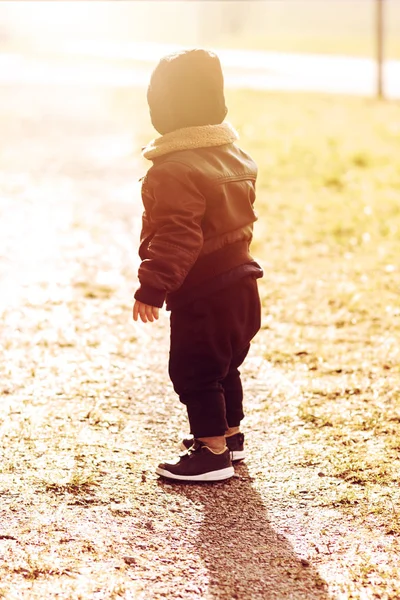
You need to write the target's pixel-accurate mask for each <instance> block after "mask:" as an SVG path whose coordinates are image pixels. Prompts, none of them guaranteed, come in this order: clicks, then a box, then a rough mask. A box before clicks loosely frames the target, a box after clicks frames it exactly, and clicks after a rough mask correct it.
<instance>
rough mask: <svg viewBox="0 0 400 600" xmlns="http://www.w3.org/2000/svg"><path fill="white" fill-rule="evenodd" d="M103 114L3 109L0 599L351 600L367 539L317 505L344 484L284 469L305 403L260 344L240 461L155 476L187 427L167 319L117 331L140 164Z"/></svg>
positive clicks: (8, 93) (130, 263) (252, 362)
mask: <svg viewBox="0 0 400 600" xmlns="http://www.w3.org/2000/svg"><path fill="white" fill-rule="evenodd" d="M27 95H29V102H26V97H27ZM110 102H111V96H110V92H106V91H101V90H97V91H94V90H93V91H90V90H87V91H85V92H84V93H83V92H81V93H80V94H79V95H77V92H76V90H74V89H69V88H46V87H41V88H34V87H30V88H23V87H15V88H12V87H9V88H7V89H3V90H2V94H1V100H0V108H1V115H2V117H1V118H0V123H1V134H2V139H7V141H8V143H7V145H6V146H5V147H4V148H3V149H2V154H1V163H0V166H1V172H0V216H1V218H0V273H1V286H2V294H1V300H0V302H1V304H0V312H1V321H0V323H1V330H2V332H1V335H2V349H1V353H2V356H1V364H0V372H1V386H0V392H1V408H0V417H1V423H2V425H1V439H2V453H3V457H2V463H1V464H2V470H1V473H0V495H1V498H2V504H1V508H0V561H1V562H0V575H1V578H0V579H1V584H0V596H1V593H2V594H3V595H2V596H1V597H4V598H10V599H14V598H24V599H25V598H27V599H36V598H37V599H39V598H40V599H43V598H46V599H47V598H63V599H66V600H72V599H79V598H81V599H87V598H107V599H109V598H126V599H129V598H135V599H136V598H138V599H140V598H143V599H146V600H150V599H152V600H153V599H154V600H156V599H161V598H170V599H172V598H184V599H199V598H207V599H208V598H209V599H213V600H214V599H221V600H222V599H223V600H228V599H234V598H237V599H239V600H247V599H249V600H250V599H251V600H258V599H260V600H269V599H271V600H272V599H285V600H286V599H299V600H300V599H304V598H307V599H308V600H317V599H323V598H324V599H328V598H333V597H338V598H339V597H342V598H347V597H350V596H349V595H348V594H347V593H345V594H344V595H343V594H342V592H341V589H344V588H343V586H342V583H343V582H345V581H346V579H348V578H349V573H348V572H347V571H346V556H345V554H346V552H351V553H354V552H356V548H357V544H358V543H361V541H362V539H363V535H364V534H363V531H362V529H360V528H359V527H355V526H353V525H352V523H353V517H352V516H351V515H347V516H346V515H344V514H343V513H342V512H340V511H339V510H334V509H332V508H326V509H323V508H321V507H320V506H318V503H314V499H315V498H316V496H318V493H319V490H320V489H322V488H323V487H324V486H325V487H327V486H335V485H340V483H338V482H337V480H333V479H332V480H329V478H324V477H321V474H318V472H317V470H316V469H314V468H312V466H311V467H309V468H307V469H305V468H304V465H301V464H299V463H298V462H297V461H296V453H297V446H298V440H297V439H296V436H294V437H291V436H290V435H288V432H289V431H290V429H289V428H288V426H287V424H286V423H287V421H288V420H290V419H292V420H294V421H296V419H298V418H297V417H296V406H297V403H298V402H299V400H300V398H299V390H298V388H297V387H296V384H295V383H293V382H291V381H289V379H287V378H286V377H285V376H284V375H283V374H282V373H281V372H280V371H278V370H276V369H274V368H272V367H271V366H270V365H269V363H268V362H267V361H265V360H263V358H262V356H263V353H264V352H265V350H266V347H265V343H266V338H265V336H264V333H263V332H262V333H261V334H260V336H259V338H258V340H257V342H256V343H255V344H254V345H253V348H252V351H251V355H250V357H249V360H248V362H247V364H246V367H245V369H244V376H245V390H246V401H247V407H248V416H247V420H246V425H245V433H246V434H247V440H248V450H249V458H248V461H247V464H246V465H244V464H243V465H240V466H239V467H238V468H237V470H236V477H235V478H234V479H232V480H230V481H228V482H226V483H223V484H217V485H203V486H196V485H192V486H182V485H172V484H167V483H163V482H161V481H159V480H158V478H157V477H156V476H155V475H154V467H155V465H156V464H157V462H158V461H159V460H160V459H163V458H166V457H168V456H171V455H173V453H174V452H175V449H176V445H177V442H178V440H179V436H180V434H181V432H185V427H186V420H185V415H184V411H183V408H182V407H181V405H180V404H179V402H178V401H177V400H176V398H175V396H174V394H173V391H172V389H171V385H170V383H169V381H168V378H167V375H166V365H167V358H168V316H167V315H166V314H165V313H163V315H162V316H161V319H160V322H159V323H157V324H156V325H155V326H144V325H135V324H133V323H132V322H131V317H130V314H131V298H132V291H133V289H134V287H135V277H136V275H135V274H136V268H137V257H136V245H137V240H138V234H139V227H140V211H141V206H140V199H139V195H138V192H139V186H138V184H137V180H138V177H139V176H140V175H141V174H142V171H143V168H144V165H143V164H141V163H140V162H135V159H132V157H131V152H132V148H131V146H132V141H131V139H130V136H129V135H127V128H126V124H124V123H123V122H122V121H119V120H118V119H113V118H112V117H111V114H110ZM134 150H135V151H136V149H134ZM266 400H268V404H267V406H268V409H267V408H266ZM280 411H283V413H284V415H285V419H286V421H285V419H282V420H281V421H279V420H276V419H275V416H276V414H277V413H279V412H280ZM298 427H299V429H300V428H301V427H304V423H300V422H299V424H298ZM374 543H375V544H378V543H379V539H377V540H375V541H374ZM328 584H329V585H328ZM341 586H342V587H341ZM346 589H347V588H346ZM351 597H353V596H351ZM354 597H358V596H354ZM360 597H361V596H360ZM363 597H364V596H363ZM367 597H369V596H365V598H367ZM371 597H373V596H371ZM393 597H395V596H393Z"/></svg>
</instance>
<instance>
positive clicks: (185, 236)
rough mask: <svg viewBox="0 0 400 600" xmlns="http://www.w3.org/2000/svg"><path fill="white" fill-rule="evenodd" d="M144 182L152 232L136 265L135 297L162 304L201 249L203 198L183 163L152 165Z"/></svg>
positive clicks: (148, 302)
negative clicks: (137, 276)
mask: <svg viewBox="0 0 400 600" xmlns="http://www.w3.org/2000/svg"><path fill="white" fill-rule="evenodd" d="M147 186H148V193H149V194H150V195H151V200H152V202H151V208H150V218H151V222H152V226H153V227H154V232H155V233H154V235H153V237H152V239H151V242H150V244H149V246H148V247H147V250H146V258H145V259H144V260H143V261H142V263H141V265H140V267H139V282H140V287H139V289H138V290H137V291H136V293H135V298H136V300H139V301H140V302H144V303H145V304H150V305H152V306H158V307H161V306H162V305H163V303H164V300H165V297H166V294H167V293H168V292H173V291H175V290H177V289H178V288H179V287H180V286H181V285H182V283H183V282H184V280H185V277H186V275H187V274H188V272H189V271H190V269H191V268H192V266H193V265H194V263H195V262H196V260H197V257H198V256H199V253H200V251H201V249H202V246H203V231H202V227H201V221H202V218H203V216H204V212H205V198H204V196H203V195H202V194H201V193H200V191H199V190H198V187H197V186H196V183H195V181H194V172H193V171H192V170H191V168H190V167H189V166H188V165H185V164H183V163H178V162H172V161H171V162H168V161H166V162H164V163H162V164H161V165H157V166H155V167H153V169H151V170H150V172H149V174H148V182H147Z"/></svg>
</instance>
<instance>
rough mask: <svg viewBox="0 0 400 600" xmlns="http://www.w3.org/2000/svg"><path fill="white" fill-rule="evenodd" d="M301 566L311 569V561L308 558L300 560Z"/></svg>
mask: <svg viewBox="0 0 400 600" xmlns="http://www.w3.org/2000/svg"><path fill="white" fill-rule="evenodd" d="M300 564H301V566H302V567H309V566H310V561H309V560H307V559H306V558H302V559H301V560H300Z"/></svg>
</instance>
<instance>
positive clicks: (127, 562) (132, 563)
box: [122, 556, 136, 565]
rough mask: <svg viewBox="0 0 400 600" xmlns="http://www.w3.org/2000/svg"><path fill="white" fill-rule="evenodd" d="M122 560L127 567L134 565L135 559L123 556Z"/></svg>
mask: <svg viewBox="0 0 400 600" xmlns="http://www.w3.org/2000/svg"><path fill="white" fill-rule="evenodd" d="M122 558H123V560H124V561H125V562H126V564H127V565H136V558H135V557H134V556H123V557H122Z"/></svg>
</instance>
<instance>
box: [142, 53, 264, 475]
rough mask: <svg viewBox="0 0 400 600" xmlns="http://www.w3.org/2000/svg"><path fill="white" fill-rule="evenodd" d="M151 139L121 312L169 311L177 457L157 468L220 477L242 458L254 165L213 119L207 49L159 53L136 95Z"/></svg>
mask: <svg viewBox="0 0 400 600" xmlns="http://www.w3.org/2000/svg"><path fill="white" fill-rule="evenodd" d="M147 100H148V104H149V108H150V115H151V121H152V123H153V125H154V127H155V129H156V130H157V131H158V132H159V133H160V134H161V137H159V138H157V139H155V140H153V141H152V142H150V144H149V145H148V146H147V147H146V148H145V149H144V151H143V155H144V156H145V158H147V159H149V160H151V161H152V162H153V165H152V166H151V168H150V169H149V171H148V172H147V175H146V177H145V179H144V181H143V185H142V200H143V205H144V213H143V227H142V233H141V239H140V248H139V255H140V258H141V260H142V263H141V265H140V268H139V282H140V287H139V289H138V290H137V291H136V293H135V304H134V308H133V318H134V320H135V321H137V319H138V318H139V317H140V318H141V320H142V321H143V322H145V323H146V322H147V321H154V319H157V318H158V312H159V308H161V307H162V306H163V304H164V302H165V301H166V306H167V310H170V311H171V345H170V359H169V375H170V378H171V381H172V383H173V386H174V389H175V391H176V393H177V394H178V395H179V398H180V400H181V402H182V403H183V404H185V405H186V408H187V412H188V418H189V423H190V430H191V434H192V437H191V438H188V439H185V440H183V446H184V448H185V449H186V453H185V454H183V455H181V456H180V457H179V459H178V460H176V461H175V462H171V463H170V462H165V463H162V464H160V465H159V467H158V468H157V473H158V474H159V475H161V476H163V477H166V478H169V479H175V480H181V481H220V480H222V479H228V478H229V477H232V475H233V474H234V470H233V467H232V460H241V459H243V458H244V446H243V442H244V437H243V434H242V433H241V432H240V422H241V420H242V418H243V416H244V415H243V407H242V401H243V391H242V385H241V381H240V373H239V371H238V367H239V366H240V365H241V364H242V362H243V361H244V359H245V357H246V355H247V353H248V351H249V347H250V341H251V340H252V338H253V337H254V336H255V334H256V333H257V331H258V330H259V328H260V299H259V295H258V289H257V282H256V279H257V278H259V277H262V275H263V273H262V269H261V267H260V266H259V265H258V264H257V263H256V262H255V261H254V260H253V258H252V257H251V255H250V254H249V245H250V242H251V240H252V234H253V223H254V221H256V219H257V217H256V215H255V213H254V210H253V204H254V200H255V181H256V176H257V167H256V165H255V163H254V161H253V160H252V159H251V157H250V156H249V155H247V154H245V153H244V152H243V151H242V150H241V149H240V148H239V147H238V146H237V145H236V144H235V142H236V140H237V139H238V135H237V133H236V131H235V130H234V129H233V128H232V127H231V126H230V125H229V124H228V123H226V122H223V121H224V119H225V117H226V114H227V108H226V106H225V98H224V82H223V75H222V70H221V65H220V62H219V59H218V57H217V56H216V55H215V54H213V53H211V52H208V51H206V50H189V51H184V52H180V53H177V54H172V55H169V56H166V57H164V58H163V59H162V60H161V61H160V62H159V64H158V66H157V67H156V69H155V70H154V72H153V74H152V77H151V80H150V86H149V88H148V92H147Z"/></svg>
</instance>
